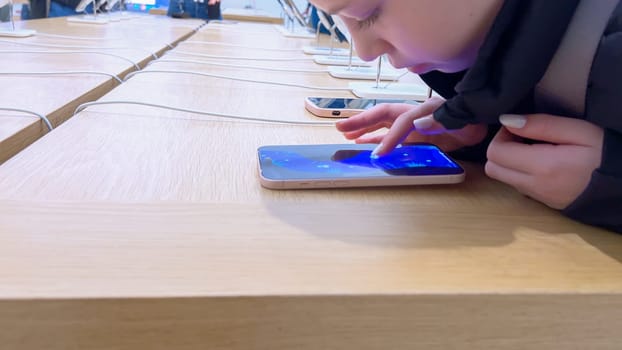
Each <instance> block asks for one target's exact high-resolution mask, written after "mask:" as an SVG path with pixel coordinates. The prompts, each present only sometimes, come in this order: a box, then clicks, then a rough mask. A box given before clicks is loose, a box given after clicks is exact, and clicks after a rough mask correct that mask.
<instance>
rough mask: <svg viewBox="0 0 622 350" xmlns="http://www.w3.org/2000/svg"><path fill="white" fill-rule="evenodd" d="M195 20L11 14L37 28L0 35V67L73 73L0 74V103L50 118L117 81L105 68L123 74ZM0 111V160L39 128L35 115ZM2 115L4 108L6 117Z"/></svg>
mask: <svg viewBox="0 0 622 350" xmlns="http://www.w3.org/2000/svg"><path fill="white" fill-rule="evenodd" d="M202 23H203V22H201V21H195V20H191V21H181V20H173V19H169V18H157V17H153V16H146V15H145V16H142V17H141V18H137V19H133V20H129V21H122V22H112V23H109V24H107V25H89V24H75V23H69V22H67V20H66V18H50V19H42V20H32V21H23V22H19V23H18V25H19V26H21V27H22V28H29V29H36V30H37V31H38V34H37V35H35V36H33V37H29V38H19V39H9V38H0V39H1V40H0V57H1V59H2V62H3V64H2V68H1V70H0V72H12V73H25V72H30V73H34V72H38V73H43V72H49V73H59V72H70V71H73V72H77V73H75V74H62V75H30V76H28V75H4V74H0V85H1V86H3V93H2V96H1V97H0V106H2V107H9V108H18V109H25V110H30V111H33V112H36V113H39V114H42V115H44V116H46V117H47V118H48V119H49V120H50V122H51V123H52V124H53V125H54V126H58V125H59V124H61V123H62V122H63V121H65V120H66V119H67V118H69V116H71V115H72V114H73V111H74V109H75V108H76V107H77V106H78V105H79V104H81V103H83V102H86V101H92V100H96V99H98V98H99V97H101V96H103V95H104V94H105V93H106V92H108V91H110V90H111V89H112V88H114V87H115V86H117V85H118V84H119V83H118V82H117V81H116V80H115V78H113V77H111V76H110V75H115V76H117V77H118V78H123V77H124V76H125V74H127V73H128V72H130V71H133V70H135V69H137V68H136V67H139V66H144V65H145V64H146V63H147V62H148V61H150V60H152V59H153V58H154V55H161V54H162V53H163V52H164V51H166V50H168V49H169V48H170V47H171V45H174V44H175V43H176V42H178V41H179V40H182V39H184V38H185V37H186V36H188V35H190V34H191V33H192V32H193V31H194V30H195V29H197V28H199V27H200V26H201V25H202ZM149 28H151V29H149ZM89 38H90V40H85V39H89ZM33 51H34V52H33ZM88 72H90V73H88ZM106 74H108V75H106ZM0 113H2V118H0V135H2V137H1V138H0V163H1V162H4V161H5V160H7V159H8V158H10V157H12V156H13V155H14V154H16V153H17V152H18V151H20V150H21V149H23V148H24V147H26V146H28V145H29V144H31V143H32V142H34V141H35V140H37V139H38V138H40V137H41V136H42V135H44V134H45V133H46V132H47V128H46V126H45V125H44V124H43V123H42V122H41V121H40V120H39V119H38V118H36V117H32V116H30V115H27V114H26V115H21V116H19V117H17V116H12V114H7V115H5V113H4V112H2V111H0ZM7 116H11V117H10V120H7V118H5V117H7ZM15 118H20V120H16V119H15Z"/></svg>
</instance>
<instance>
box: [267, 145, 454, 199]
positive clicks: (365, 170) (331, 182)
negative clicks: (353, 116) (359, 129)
mask: <svg viewBox="0 0 622 350" xmlns="http://www.w3.org/2000/svg"><path fill="white" fill-rule="evenodd" d="M375 147H376V145H374V144H323V145H282V146H262V147H260V148H259V149H258V150H257V153H258V157H259V163H258V164H259V178H260V183H261V185H262V186H264V187H266V188H271V189H305V188H341V187H377V186H407V185H431V184H454V183H459V182H462V181H464V177H465V173H464V170H463V169H462V167H460V165H458V163H456V162H455V161H454V160H452V159H451V158H450V157H449V156H448V155H446V154H445V153H443V151H441V150H440V149H439V148H438V147H437V146H435V145H432V144H410V145H403V146H401V147H398V148H396V149H395V150H393V152H391V153H389V154H387V155H384V156H381V157H372V155H371V153H372V151H373V149H374V148H375Z"/></svg>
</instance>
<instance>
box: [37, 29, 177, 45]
mask: <svg viewBox="0 0 622 350" xmlns="http://www.w3.org/2000/svg"><path fill="white" fill-rule="evenodd" d="M37 36H43V37H50V38H59V39H71V40H84V41H101V40H124V39H123V38H113V37H110V38H109V37H94V36H93V37H87V36H73V35H60V34H50V33H41V32H37ZM165 45H166V46H167V47H168V48H169V49H173V48H175V47H174V46H173V44H170V43H166V44H165Z"/></svg>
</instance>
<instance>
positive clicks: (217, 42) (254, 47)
mask: <svg viewBox="0 0 622 350" xmlns="http://www.w3.org/2000/svg"><path fill="white" fill-rule="evenodd" d="M183 43H184V44H201V45H218V46H226V47H237V48H241V49H253V50H265V51H283V52H301V51H302V49H299V48H297V49H283V48H275V47H261V46H249V45H237V44H229V43H224V42H220V41H203V40H187V41H184V42H183Z"/></svg>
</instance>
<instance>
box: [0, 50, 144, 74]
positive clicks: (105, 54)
mask: <svg viewBox="0 0 622 350" xmlns="http://www.w3.org/2000/svg"><path fill="white" fill-rule="evenodd" d="M3 53H5V54H28V53H36V54H59V55H68V54H77V53H86V54H94V55H104V56H111V57H115V58H119V59H122V60H124V61H126V62H129V63H131V64H132V65H133V66H134V68H136V69H140V66H139V65H138V63H136V62H134V61H132V60H131V59H129V58H127V57H123V56H120V55H115V54H112V53H107V52H99V51H47V50H45V51H43V50H41V51H35V50H33V51H21V50H0V54H3Z"/></svg>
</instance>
